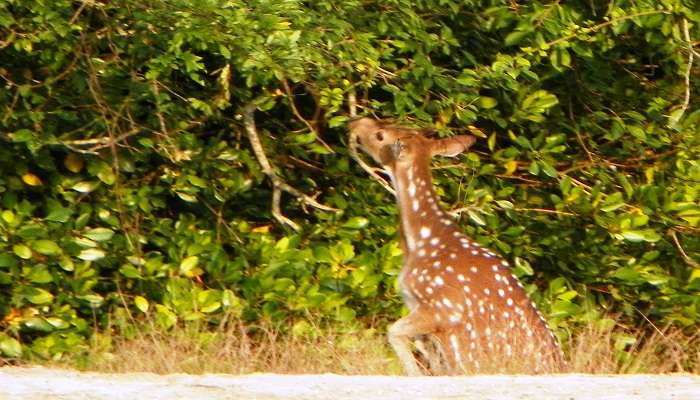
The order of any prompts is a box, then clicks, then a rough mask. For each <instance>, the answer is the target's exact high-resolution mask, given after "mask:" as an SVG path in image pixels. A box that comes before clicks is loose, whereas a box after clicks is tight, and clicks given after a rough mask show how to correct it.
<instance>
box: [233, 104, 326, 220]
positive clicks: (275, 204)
mask: <svg viewBox="0 0 700 400" xmlns="http://www.w3.org/2000/svg"><path fill="white" fill-rule="evenodd" d="M256 108H257V105H256V104H255V103H250V104H248V105H247V106H246V107H245V108H244V110H243V124H244V125H245V129H246V133H247V134H248V140H249V141H250V146H251V147H252V149H253V153H254V154H255V158H257V160H258V163H259V164H260V167H262V170H263V173H264V174H265V175H267V177H268V178H269V179H270V181H271V182H272V215H273V216H274V217H275V219H277V220H278V221H279V222H281V223H282V224H285V225H288V226H289V227H291V228H292V229H294V230H296V231H298V230H300V229H301V228H300V226H299V225H298V224H297V223H295V222H294V221H292V220H290V219H289V218H287V217H285V216H284V215H283V214H282V211H281V207H280V202H281V199H282V192H283V191H284V192H287V193H289V194H291V195H292V196H294V197H296V198H297V199H298V200H299V201H301V202H302V203H303V204H306V205H309V206H311V207H314V208H317V209H319V210H322V211H338V209H336V208H333V207H329V206H327V205H325V204H321V203H319V202H318V201H316V199H314V198H313V197H311V196H308V195H306V194H304V193H302V192H300V191H299V190H297V189H295V188H293V187H292V186H289V185H288V184H287V183H286V182H285V181H284V180H282V178H280V177H279V175H277V172H276V171H275V170H274V168H273V167H272V165H271V164H270V161H269V160H268V158H267V155H266V154H265V150H264V149H263V147H262V143H261V142H260V136H259V135H258V131H257V128H256V126H255V117H254V114H255V110H256Z"/></svg>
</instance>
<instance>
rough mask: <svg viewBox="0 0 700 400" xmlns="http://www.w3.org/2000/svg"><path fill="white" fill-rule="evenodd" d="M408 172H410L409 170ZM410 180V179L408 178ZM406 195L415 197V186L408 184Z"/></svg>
mask: <svg viewBox="0 0 700 400" xmlns="http://www.w3.org/2000/svg"><path fill="white" fill-rule="evenodd" d="M409 171H410V170H409ZM409 179H410V178H409ZM408 194H409V195H410V196H411V197H413V196H415V195H416V184H415V183H413V182H411V183H409V184H408Z"/></svg>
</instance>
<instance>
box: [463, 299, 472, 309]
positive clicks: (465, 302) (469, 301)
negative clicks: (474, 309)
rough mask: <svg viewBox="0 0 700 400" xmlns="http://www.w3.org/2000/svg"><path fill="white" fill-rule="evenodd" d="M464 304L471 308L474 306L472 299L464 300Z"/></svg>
mask: <svg viewBox="0 0 700 400" xmlns="http://www.w3.org/2000/svg"><path fill="white" fill-rule="evenodd" d="M464 304H466V305H467V307H471V306H472V299H466V300H464Z"/></svg>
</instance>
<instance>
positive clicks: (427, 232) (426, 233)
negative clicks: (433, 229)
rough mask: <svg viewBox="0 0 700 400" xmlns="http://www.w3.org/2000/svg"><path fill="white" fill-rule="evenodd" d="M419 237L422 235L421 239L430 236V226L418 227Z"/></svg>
mask: <svg viewBox="0 0 700 400" xmlns="http://www.w3.org/2000/svg"><path fill="white" fill-rule="evenodd" d="M420 237H422V238H423V239H427V238H429V237H430V228H428V227H427V226H423V227H421V228H420Z"/></svg>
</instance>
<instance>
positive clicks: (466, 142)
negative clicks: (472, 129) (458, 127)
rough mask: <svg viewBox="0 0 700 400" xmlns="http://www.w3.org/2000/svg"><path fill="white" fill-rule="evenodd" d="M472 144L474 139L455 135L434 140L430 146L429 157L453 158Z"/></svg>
mask: <svg viewBox="0 0 700 400" xmlns="http://www.w3.org/2000/svg"><path fill="white" fill-rule="evenodd" d="M474 142H476V138H475V137H474V136H469V135H457V136H452V137H450V138H446V139H441V140H435V141H433V142H432V143H431V145H430V155H431V156H444V157H454V156H456V155H458V154H460V153H462V152H463V151H465V150H467V149H468V148H470V147H471V146H472V145H473V144H474Z"/></svg>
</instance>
